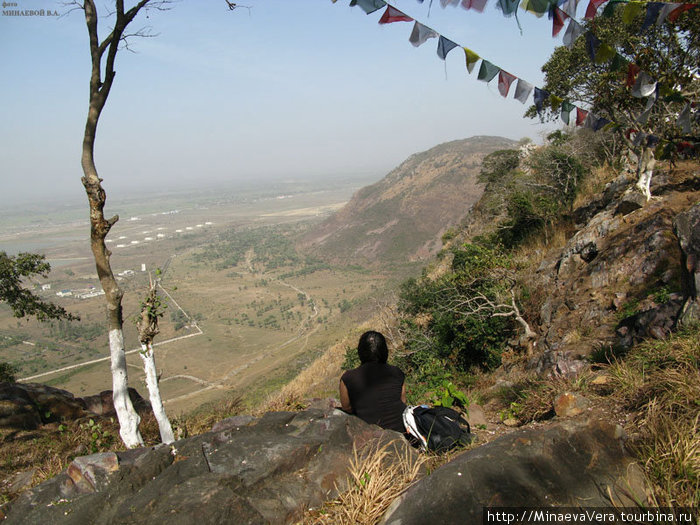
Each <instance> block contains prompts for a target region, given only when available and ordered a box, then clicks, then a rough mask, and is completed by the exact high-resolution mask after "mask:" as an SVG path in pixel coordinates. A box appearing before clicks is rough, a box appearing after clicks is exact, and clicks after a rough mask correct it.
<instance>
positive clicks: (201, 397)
mask: <svg viewBox="0 0 700 525" xmlns="http://www.w3.org/2000/svg"><path fill="white" fill-rule="evenodd" d="M357 185H358V183H357V181H355V183H354V184H350V183H346V184H344V185H339V184H334V185H333V187H328V188H325V189H324V188H323V187H320V188H319V185H318V184H317V185H314V187H313V188H310V189H309V191H307V192H303V191H300V190H299V187H298V186H295V191H296V193H293V194H292V193H291V192H289V191H286V192H284V193H280V189H278V188H268V189H267V193H265V192H259V191H258V192H254V193H251V194H248V195H244V196H243V197H241V196H237V197H236V198H231V199H227V198H226V197H225V196H222V195H218V196H216V197H213V196H209V197H206V198H202V199H201V201H199V202H197V203H196V204H192V203H186V202H184V198H183V201H180V202H178V201H177V198H176V197H174V196H171V197H170V198H169V199H170V201H169V202H167V209H160V208H158V209H156V208H154V207H153V204H152V203H151V202H150V201H148V202H144V203H143V206H142V208H143V209H144V210H148V211H147V212H146V213H143V212H142V213H138V203H128V204H127V205H125V209H126V212H120V215H121V219H120V221H119V222H118V223H117V224H116V226H115V227H114V229H113V231H112V232H111V233H110V236H109V237H108V240H110V241H111V242H110V243H109V244H108V246H109V247H110V249H111V250H112V251H113V256H112V266H113V269H114V271H115V274H117V275H118V276H119V279H120V286H121V287H122V288H123V289H124V291H125V296H124V301H123V305H124V317H125V324H124V332H125V345H126V349H127V351H130V353H129V354H128V358H127V361H128V366H129V373H130V384H131V385H133V386H135V387H136V388H137V389H138V390H139V391H140V392H141V393H142V394H144V395H145V386H144V385H143V372H142V366H141V360H140V356H139V353H138V340H137V333H136V327H135V325H134V322H133V320H134V318H135V316H136V315H137V313H138V311H139V308H140V297H141V295H142V294H144V293H145V291H146V289H147V287H148V281H149V278H151V279H154V278H156V275H157V278H158V279H159V294H160V295H161V296H162V297H163V298H164V299H165V300H166V304H167V308H166V310H165V314H164V316H163V318H162V320H161V324H160V330H161V331H160V334H159V335H158V337H157V338H156V345H157V346H156V362H157V367H158V370H159V373H160V381H161V389H162V393H163V396H164V399H165V402H166V406H167V408H168V410H169V411H172V412H174V413H178V412H181V411H185V410H189V409H192V408H195V407H197V406H199V405H201V404H202V403H205V402H207V401H211V400H214V399H216V398H217V397H219V396H222V395H223V394H225V393H226V392H228V391H231V390H233V391H236V392H237V393H240V394H242V395H244V397H246V398H250V399H253V398H259V397H261V396H264V395H266V394H267V393H269V392H271V391H273V390H274V389H275V388H276V387H278V386H280V385H282V384H284V382H286V381H288V380H289V379H291V378H292V377H294V375H295V374H296V373H298V371H300V370H301V369H302V368H303V367H304V366H305V365H306V364H308V363H309V362H310V361H311V360H312V359H313V358H314V357H316V356H317V355H319V354H320V353H321V352H322V351H323V350H325V349H326V348H327V347H328V346H329V345H331V344H333V343H335V342H337V341H338V340H340V339H341V338H342V336H343V335H345V333H347V330H348V329H350V326H351V325H352V324H353V323H354V322H355V321H353V320H352V319H353V315H355V316H356V315H357V313H358V312H360V311H362V306H363V305H364V304H366V303H367V301H368V299H369V298H370V297H373V296H376V295H377V294H378V293H381V290H383V289H384V286H385V283H386V280H387V278H388V276H389V273H390V272H389V273H387V272H386V271H369V270H365V269H362V268H358V267H333V268H331V267H330V266H329V265H328V264H326V263H324V262H323V261H321V260H318V259H314V258H311V257H308V256H304V255H302V254H298V253H297V252H296V251H295V249H294V240H295V239H296V238H297V236H298V235H300V234H301V233H302V232H303V231H305V229H306V228H308V227H309V226H310V225H313V224H314V223H316V222H317V221H319V220H321V219H323V218H324V217H326V216H327V215H328V214H329V213H331V212H332V211H333V210H335V209H338V208H339V207H340V206H342V204H343V202H344V201H345V200H347V199H348V198H349V196H350V195H351V193H352V192H353V191H354V190H356V189H357ZM189 198H191V196H189ZM36 222H37V221H36V219H34V224H33V225H32V226H31V227H30V226H27V225H24V226H23V225H22V224H21V223H20V221H16V222H15V223H13V224H12V228H13V231H10V232H8V231H5V232H0V249H2V250H6V251H7V252H8V253H16V252H18V251H20V250H26V249H31V250H33V251H38V252H40V253H45V254H46V256H47V259H48V260H49V261H50V262H51V264H52V268H53V270H52V272H51V274H50V276H49V278H48V279H46V280H45V281H44V280H37V282H36V283H33V284H34V285H35V287H36V290H37V293H38V294H40V295H42V296H44V297H46V298H47V299H50V300H52V301H54V302H56V303H58V304H60V305H62V306H64V307H65V308H66V309H68V310H69V311H70V312H72V313H74V314H76V315H79V316H80V318H81V319H80V321H79V322H66V321H61V322H53V323H38V322H36V321H34V320H17V319H15V318H14V317H12V315H11V312H10V310H9V308H8V307H7V306H6V305H0V361H5V362H9V363H11V364H13V365H14V366H16V367H17V369H18V374H17V375H18V377H20V378H22V379H23V380H27V381H35V382H41V383H46V384H49V385H52V386H56V387H59V388H64V389H66V390H69V391H71V392H73V393H75V394H76V395H81V396H82V395H90V394H94V393H97V392H99V391H101V390H106V389H109V388H111V376H110V372H109V361H108V359H106V358H107V356H108V355H109V352H108V347H107V341H106V330H105V328H104V318H105V313H104V312H105V306H104V296H102V295H97V294H99V292H100V286H99V282H98V281H97V276H96V275H95V270H94V266H93V263H92V259H91V254H90V252H89V247H88V245H87V241H86V240H80V239H81V238H82V239H85V238H86V237H87V235H85V233H86V232H85V229H86V225H85V224H83V223H80V222H79V221H70V222H66V223H64V224H63V225H61V224H43V225H39V226H36ZM42 247H43V249H42ZM28 284H29V283H28ZM47 284H48V285H50V289H44V290H42V289H41V288H42V286H44V288H47V287H46V286H45V285H47ZM59 293H60V294H61V296H58V295H56V294H59Z"/></svg>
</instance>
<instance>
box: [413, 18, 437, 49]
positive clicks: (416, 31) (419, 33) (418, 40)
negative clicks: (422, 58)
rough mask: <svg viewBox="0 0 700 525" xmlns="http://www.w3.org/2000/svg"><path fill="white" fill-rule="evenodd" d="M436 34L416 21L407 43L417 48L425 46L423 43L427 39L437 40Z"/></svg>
mask: <svg viewBox="0 0 700 525" xmlns="http://www.w3.org/2000/svg"><path fill="white" fill-rule="evenodd" d="M437 37H438V34H437V33H436V32H435V31H433V30H432V29H430V28H429V27H428V26H424V25H423V24H421V23H420V22H418V21H417V20H416V23H415V24H413V31H411V36H409V37H408V41H409V42H410V43H411V44H413V46H414V47H418V46H420V45H422V44H425V42H426V41H427V40H428V39H429V38H437Z"/></svg>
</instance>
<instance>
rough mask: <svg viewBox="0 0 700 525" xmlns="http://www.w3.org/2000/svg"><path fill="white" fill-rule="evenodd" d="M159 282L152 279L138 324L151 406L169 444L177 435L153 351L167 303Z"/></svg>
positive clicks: (163, 436)
mask: <svg viewBox="0 0 700 525" xmlns="http://www.w3.org/2000/svg"><path fill="white" fill-rule="evenodd" d="M157 283H158V281H153V280H151V286H150V289H149V290H148V294H147V295H146V298H145V300H144V301H143V302H142V303H141V316H140V317H139V319H138V322H137V326H138V330H139V341H140V342H141V360H142V361H143V370H144V372H145V373H146V387H147V388H148V395H149V398H150V401H151V408H152V409H153V415H154V416H155V418H156V421H157V422H158V428H159V429H160V439H161V441H162V442H163V443H168V444H169V443H172V442H173V441H175V436H174V434H173V428H172V426H171V425H170V421H169V420H168V416H167V415H166V414H165V409H164V408H163V400H162V399H161V397H160V389H159V388H158V374H157V373H156V358H155V354H154V353H153V339H154V338H155V336H156V335H158V332H160V330H159V328H158V319H160V318H161V317H163V314H164V313H165V304H164V303H163V301H162V299H161V298H160V297H159V296H158V293H157V291H156V286H157Z"/></svg>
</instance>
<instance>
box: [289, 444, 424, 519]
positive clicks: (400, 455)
mask: <svg viewBox="0 0 700 525" xmlns="http://www.w3.org/2000/svg"><path fill="white" fill-rule="evenodd" d="M427 461H428V457H427V456H424V455H422V454H418V453H416V452H414V451H412V450H410V449H408V448H407V447H404V451H403V452H400V451H399V450H398V447H397V446H396V445H395V444H394V443H393V442H392V443H388V444H386V445H384V446H381V447H375V448H373V449H371V450H370V451H369V452H368V453H365V454H360V453H358V451H357V449H354V450H353V458H352V460H351V463H350V479H349V485H350V488H349V489H348V490H347V491H346V492H344V493H343V494H341V495H340V496H339V497H338V498H336V499H335V500H333V501H329V502H326V503H325V504H324V505H323V507H322V508H320V509H318V510H309V511H307V513H306V515H305V516H304V518H303V520H302V523H304V524H314V525H326V524H333V525H343V524H359V525H370V524H374V523H377V522H378V521H379V520H380V519H381V517H382V516H383V515H384V513H385V512H386V510H387V508H388V507H389V505H391V503H392V502H393V501H394V500H395V499H396V498H397V497H399V496H400V495H401V494H402V493H403V492H404V491H406V490H407V489H408V488H409V487H410V486H411V485H412V484H413V483H414V482H415V481H416V480H417V479H418V478H419V476H420V475H421V473H422V472H423V470H424V465H425V464H426V462H427Z"/></svg>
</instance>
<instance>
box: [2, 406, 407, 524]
mask: <svg viewBox="0 0 700 525" xmlns="http://www.w3.org/2000/svg"><path fill="white" fill-rule="evenodd" d="M234 419H235V418H230V420H229V421H228V423H227V424H225V425H221V426H220V427H219V428H220V430H218V431H215V432H209V433H206V434H202V435H199V436H194V437H192V438H188V439H183V440H180V441H177V442H175V443H174V444H172V445H170V446H167V445H159V446H157V447H152V448H141V449H134V450H128V451H125V452H117V453H116V454H111V453H108V454H98V455H92V456H87V457H83V458H76V460H75V461H74V462H73V463H72V464H71V465H70V467H69V468H68V469H67V471H64V472H63V473H61V474H59V475H58V476H56V477H54V478H53V479H51V480H49V481H47V482H45V483H42V484H40V485H38V486H36V487H34V488H32V489H30V490H28V491H26V492H24V493H23V494H22V495H21V496H20V497H19V498H17V500H15V501H14V502H12V503H11V504H10V506H9V509H7V520H6V523H8V524H10V523H22V524H24V525H29V524H34V523H36V524H39V523H41V524H43V523H76V524H83V523H101V524H112V523H114V524H117V523H118V524H128V523H132V524H135V523H144V524H145V523H168V524H169V525H177V524H190V523H197V524H198V525H206V524H210V523H211V524H220V523H290V522H296V521H298V520H299V519H300V518H301V516H302V514H303V511H304V509H305V508H307V507H310V506H312V507H318V506H320V505H321V504H322V503H323V502H324V501H326V500H328V499H332V498H334V497H336V496H337V494H338V491H339V490H343V489H344V488H346V487H347V483H348V481H347V478H348V475H349V472H348V468H349V464H350V461H351V459H352V458H353V455H354V450H357V451H359V453H360V454H362V453H363V451H366V450H368V449H369V447H371V446H374V445H384V444H390V443H393V446H394V447H396V449H397V450H398V452H400V453H401V454H402V455H405V454H406V453H408V454H417V452H416V451H414V450H413V449H412V448H411V447H410V446H409V445H408V443H407V442H406V440H405V439H404V438H403V436H402V435H401V434H399V433H397V432H393V431H390V430H383V429H381V428H379V427H377V426H375V425H368V424H367V423H365V422H363V421H362V420H360V419H358V418H356V417H354V416H350V415H347V414H345V413H344V412H342V411H339V410H334V409H326V410H321V409H310V410H306V411H303V412H270V413H267V414H265V415H264V416H263V417H261V418H258V419H252V418H240V417H239V419H238V420H235V421H234ZM234 423H240V424H234ZM396 457H397V458H398V457H399V454H397V455H396Z"/></svg>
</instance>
